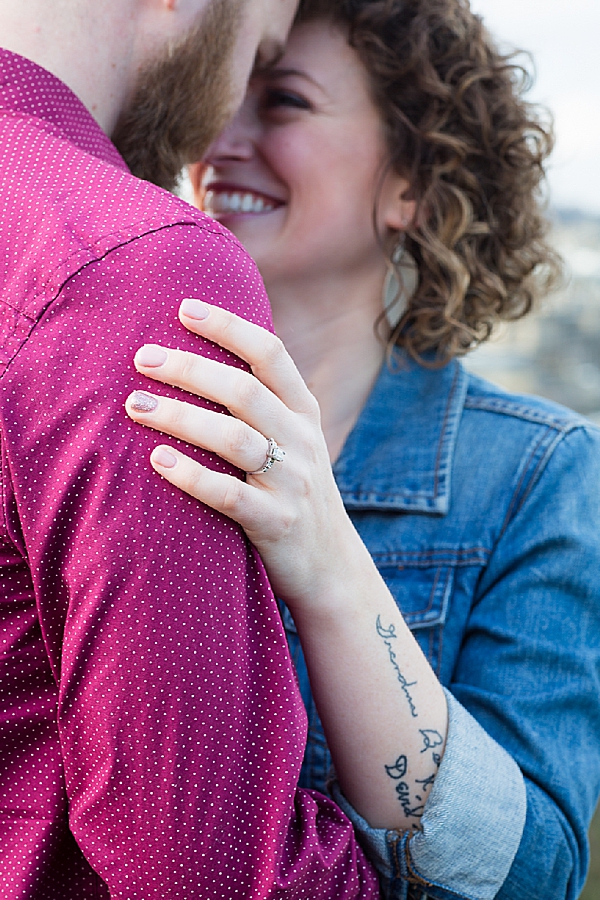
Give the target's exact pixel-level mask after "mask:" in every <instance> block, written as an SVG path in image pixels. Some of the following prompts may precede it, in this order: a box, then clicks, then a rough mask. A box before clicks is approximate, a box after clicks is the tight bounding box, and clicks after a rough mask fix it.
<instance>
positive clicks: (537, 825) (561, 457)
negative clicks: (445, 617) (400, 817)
mask: <svg viewBox="0 0 600 900" xmlns="http://www.w3.org/2000/svg"><path fill="white" fill-rule="evenodd" d="M520 488H521V496H520V499H519V501H518V503H517V504H516V506H515V509H514V511H513V515H512V517H511V519H510V521H509V523H508V524H507V527H506V529H505V531H504V533H503V535H502V537H501V539H500V541H499V543H498V545H497V547H496V549H495V552H494V554H493V556H492V559H491V560H490V563H489V565H488V566H487V568H486V571H485V573H484V575H483V577H482V580H481V583H480V586H479V591H478V595H477V597H476V599H475V602H474V606H473V609H472V613H471V617H470V621H469V623H468V626H467V629H466V634H465V640H464V643H463V647H462V650H461V653H460V656H459V659H458V663H457V667H456V670H455V673H454V677H453V681H452V684H451V685H450V691H449V692H447V697H448V707H449V729H448V742H447V747H446V751H445V755H444V758H443V760H442V764H441V766H440V769H439V772H438V775H437V777H436V781H435V783H434V787H433V789H432V792H431V794H430V796H429V798H428V800H427V803H426V806H425V811H424V814H423V817H422V821H421V825H422V831H421V832H419V833H416V834H415V835H413V836H409V835H408V834H406V833H399V832H394V831H385V830H379V829H372V828H370V827H369V825H368V823H366V822H365V821H364V820H363V819H361V817H360V816H358V814H357V813H356V812H355V811H354V810H353V809H352V807H351V806H350V805H349V804H348V802H347V801H346V800H345V798H344V797H343V796H342V795H341V793H340V791H339V787H338V786H337V785H335V784H334V786H333V790H332V793H333V796H334V798H335V799H336V800H337V802H338V803H339V804H340V806H341V807H342V808H343V809H344V810H345V811H346V813H347V814H348V815H349V817H350V818H351V820H352V821H353V823H354V826H355V828H356V830H357V833H358V834H359V835H360V836H361V840H362V841H363V844H364V846H365V848H366V850H367V853H368V855H369V857H370V858H371V860H372V862H373V863H374V864H375V866H376V868H377V869H378V871H379V873H380V877H381V883H382V890H383V894H384V896H385V897H386V898H389V900H400V898H404V897H406V891H407V889H408V890H409V891H412V894H411V893H409V896H414V897H418V898H421V897H422V896H427V897H430V898H436V900H456V898H462V900H491V898H493V897H496V898H497V900H522V898H523V897H527V898H528V900H575V898H577V897H578V896H579V893H580V891H581V889H582V887H583V883H584V881H585V875H586V870H587V865H588V847H587V836H586V835H587V828H588V826H589V822H590V819H591V816H592V814H593V811H594V806H595V803H596V801H597V797H598V793H599V791H600V747H599V745H598V734H600V684H599V681H600V642H599V640H598V635H599V634H600V588H599V584H600V542H599V541H598V534H599V533H600V436H599V434H598V432H597V430H596V429H593V428H592V427H591V426H590V427H589V428H583V427H578V428H575V429H573V430H572V431H570V432H568V433H567V434H565V435H560V436H559V437H558V438H557V440H556V441H555V442H554V444H553V446H552V448H551V451H550V452H549V453H548V454H547V457H546V459H545V460H543V461H542V464H541V465H539V466H537V468H536V470H535V471H534V472H532V473H529V476H528V480H527V477H526V476H524V479H523V480H522V482H521V485H520Z"/></svg>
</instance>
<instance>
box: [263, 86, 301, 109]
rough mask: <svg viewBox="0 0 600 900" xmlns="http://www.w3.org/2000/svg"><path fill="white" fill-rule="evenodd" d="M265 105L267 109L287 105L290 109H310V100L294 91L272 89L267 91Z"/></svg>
mask: <svg viewBox="0 0 600 900" xmlns="http://www.w3.org/2000/svg"><path fill="white" fill-rule="evenodd" d="M263 106H264V108H265V109H278V108H280V107H287V108H288V109H310V104H309V103H308V101H306V100H305V99H304V97H301V96H300V95H299V94H296V93H294V91H283V90H270V91H267V93H266V95H265V97H264V100H263Z"/></svg>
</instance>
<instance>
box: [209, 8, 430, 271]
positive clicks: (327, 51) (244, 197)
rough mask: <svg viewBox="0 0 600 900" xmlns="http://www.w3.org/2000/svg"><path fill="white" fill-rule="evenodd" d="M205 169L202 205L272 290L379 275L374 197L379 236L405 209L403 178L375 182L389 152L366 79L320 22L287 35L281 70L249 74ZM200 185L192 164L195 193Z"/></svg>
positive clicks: (335, 33)
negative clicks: (300, 281)
mask: <svg viewBox="0 0 600 900" xmlns="http://www.w3.org/2000/svg"><path fill="white" fill-rule="evenodd" d="M207 162H208V164H209V166H210V169H209V170H208V173H207V174H206V175H205V177H204V185H205V186H206V195H205V197H204V207H205V209H207V211H209V212H210V213H212V214H213V215H214V216H215V217H216V218H218V219H219V220H220V221H221V222H222V223H223V224H224V225H225V226H226V227H227V228H229V229H231V231H233V232H234V234H235V235H236V236H237V237H238V238H239V239H240V240H241V241H242V243H243V244H244V245H245V247H246V249H247V250H248V251H249V253H250V254H251V256H253V257H254V259H255V260H256V262H257V263H258V266H259V269H260V270H261V272H262V274H263V277H264V279H265V281H266V282H267V286H271V285H272V284H273V283H274V282H275V281H277V280H278V279H284V280H287V281H289V280H293V279H296V278H298V277H300V278H303V277H306V275H307V274H308V275H309V276H310V278H311V279H312V278H314V277H315V276H316V277H318V276H319V275H321V274H324V275H326V276H327V277H332V276H334V277H335V275H336V274H342V273H343V274H346V275H352V274H354V273H357V272H358V271H363V272H364V271H366V270H368V269H373V270H374V271H378V272H381V271H384V269H385V262H384V257H383V254H382V251H381V248H380V245H379V242H378V240H377V237H376V235H375V233H374V228H373V207H374V203H375V198H376V197H377V198H378V203H377V206H378V223H379V227H380V229H381V232H382V234H383V235H385V233H386V231H387V230H390V229H395V230H397V229H400V228H401V227H402V225H403V223H404V222H405V221H406V220H407V218H408V217H409V214H410V211H409V210H408V207H412V204H411V203H410V201H404V202H403V201H402V200H401V195H402V193H403V192H404V191H405V190H406V188H407V186H408V185H407V182H406V181H404V180H403V179H400V178H399V177H398V176H396V175H395V174H388V175H386V176H385V178H384V180H383V183H382V182H381V178H382V172H383V169H384V167H385V162H386V148H385V141H384V136H383V125H382V122H381V118H380V115H379V113H378V111H377V109H376V107H375V106H374V104H373V101H372V100H371V97H370V94H369V86H368V81H367V74H366V72H365V69H364V67H363V65H362V63H361V62H360V60H359V58H358V56H357V55H356V53H355V52H354V50H353V49H352V48H351V47H350V46H349V45H348V43H347V40H346V37H345V35H344V34H343V33H342V32H341V31H339V30H338V29H337V28H336V27H334V26H332V25H331V24H330V23H327V22H311V23H308V24H305V25H299V26H296V27H295V28H294V29H293V31H292V34H291V36H290V40H289V43H288V46H287V49H286V52H285V55H284V56H283V58H282V59H281V61H280V62H279V63H278V65H277V66H275V67H274V68H273V69H271V70H269V71H267V72H265V73H260V74H257V75H256V76H254V77H253V78H252V81H251V83H250V86H249V89H248V93H247V95H246V98H245V100H244V103H243V105H242V108H241V109H240V111H239V113H238V114H237V116H236V118H235V119H234V120H233V122H232V123H231V125H230V126H229V127H228V128H227V129H226V130H225V131H224V132H223V134H222V135H221V136H220V137H219V138H218V139H217V140H216V141H215V143H214V144H213V145H212V147H211V148H210V151H209V153H208V155H207ZM200 177H201V169H200V167H198V168H197V169H196V170H195V171H194V172H193V174H192V179H193V180H194V179H196V187H197V189H198V194H201V188H200V185H199V184H198V183H197V182H198V181H199V179H200ZM380 185H381V189H379V188H380Z"/></svg>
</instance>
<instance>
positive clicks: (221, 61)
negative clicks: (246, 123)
mask: <svg viewBox="0 0 600 900" xmlns="http://www.w3.org/2000/svg"><path fill="white" fill-rule="evenodd" d="M243 5H244V0H211V2H210V3H209V5H208V6H207V7H206V8H205V9H204V11H203V12H202V15H201V20H200V21H199V23H198V24H197V25H196V26H195V28H194V29H193V31H192V32H191V33H190V34H189V35H187V36H186V37H185V38H184V39H183V40H182V41H181V42H180V43H179V44H177V45H175V46H171V47H170V48H169V50H168V52H167V53H165V54H164V56H162V57H161V58H159V59H157V60H155V61H154V62H153V63H151V64H150V65H149V66H148V67H147V68H146V69H145V70H144V71H143V72H142V73H141V75H140V77H139V80H138V84H137V86H136V88H135V91H134V95H133V97H132V99H131V101H130V102H129V104H128V105H127V107H126V108H125V109H124V110H123V112H122V113H121V115H120V117H119V120H118V122H117V125H116V127H115V130H114V133H113V135H112V140H113V142H114V144H115V145H116V147H117V149H118V150H119V152H120V153H121V155H122V157H123V159H124V160H125V162H126V163H127V165H128V166H129V168H130V169H131V171H132V172H133V174H134V175H136V176H137V177H138V178H144V179H145V180H146V181H152V182H153V183H154V184H157V185H159V187H163V188H166V189H167V190H173V188H174V187H175V186H176V184H177V179H178V175H179V173H180V172H181V169H182V168H183V166H184V165H186V164H187V163H191V162H195V161H196V160H199V159H201V158H202V156H203V155H204V154H205V153H206V151H207V150H208V148H209V146H210V144H211V143H212V142H213V141H214V139H215V138H216V137H217V136H218V135H219V134H220V132H221V131H222V130H223V128H224V126H225V125H226V123H227V120H228V119H229V117H230V115H231V112H232V109H231V104H232V96H233V92H232V85H231V69H232V65H233V54H234V50H235V46H236V40H237V36H238V32H239V28H240V23H241V19H242V16H241V12H242V8H243Z"/></svg>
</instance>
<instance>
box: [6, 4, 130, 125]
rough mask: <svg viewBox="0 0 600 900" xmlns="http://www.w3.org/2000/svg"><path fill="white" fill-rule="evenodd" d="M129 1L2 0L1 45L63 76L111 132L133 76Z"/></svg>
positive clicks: (94, 115)
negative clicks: (119, 2) (55, 0)
mask: <svg viewBox="0 0 600 900" xmlns="http://www.w3.org/2000/svg"><path fill="white" fill-rule="evenodd" d="M130 11H131V10H130V4H129V3H127V2H124V3H123V4H122V5H121V7H119V4H109V3H103V2H98V3H97V4H92V3H89V4H83V3H82V4H79V3H77V2H71V3H48V2H47V0H4V2H3V3H2V6H1V7H0V45H1V46H2V47H4V48H5V49H6V50H11V51H12V52H13V53H18V54H20V55H21V56H25V57H27V58H28V59H30V60H32V61H33V62H35V63H37V64H38V65H40V66H42V67H43V68H45V69H47V70H48V71H49V72H52V74H53V75H55V76H56V77H57V78H60V80H61V81H63V82H64V83H65V84H66V85H67V86H68V87H70V88H71V90H72V91H73V92H74V93H75V94H76V95H77V96H78V97H79V99H80V100H81V101H82V103H83V104H84V105H85V106H86V107H87V109H88V110H89V111H90V113H91V114H92V115H93V117H94V118H95V119H96V121H97V122H98V124H99V125H100V127H101V128H102V129H103V130H104V131H105V132H106V133H107V134H109V135H110V134H111V133H112V131H113V128H114V126H115V123H116V121H117V118H118V116H119V113H120V111H121V109H122V108H123V105H124V104H125V102H126V99H127V96H128V94H129V92H130V90H131V87H132V82H133V79H134V76H135V61H134V58H133V53H134V47H135V40H134V38H135V27H134V25H135V23H134V21H133V17H132V15H130V14H129V13H130Z"/></svg>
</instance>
